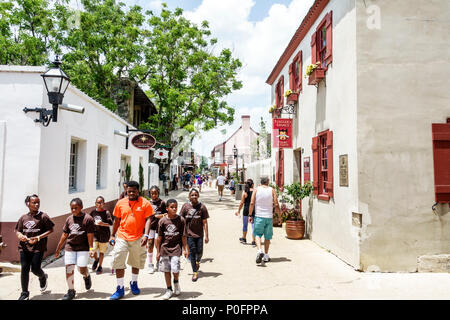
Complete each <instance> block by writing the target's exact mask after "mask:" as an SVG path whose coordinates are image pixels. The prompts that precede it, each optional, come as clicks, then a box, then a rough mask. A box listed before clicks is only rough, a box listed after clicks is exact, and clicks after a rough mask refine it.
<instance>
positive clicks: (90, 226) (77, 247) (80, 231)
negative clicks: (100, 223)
mask: <svg viewBox="0 0 450 320" xmlns="http://www.w3.org/2000/svg"><path fill="white" fill-rule="evenodd" d="M94 231H95V222H94V218H92V217H91V216H90V215H89V214H85V213H83V214H82V215H80V216H78V217H75V216H74V215H70V216H69V217H68V218H67V220H66V224H65V225H64V228H63V232H64V233H68V234H69V236H68V238H67V242H66V246H65V247H64V250H66V251H89V242H88V237H87V234H88V233H94Z"/></svg>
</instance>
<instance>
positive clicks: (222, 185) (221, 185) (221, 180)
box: [216, 172, 225, 201]
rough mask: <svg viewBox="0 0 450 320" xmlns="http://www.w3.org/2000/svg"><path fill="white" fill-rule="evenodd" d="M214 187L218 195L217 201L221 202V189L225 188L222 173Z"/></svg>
mask: <svg viewBox="0 0 450 320" xmlns="http://www.w3.org/2000/svg"><path fill="white" fill-rule="evenodd" d="M216 187H217V191H218V193H219V201H222V197H223V189H224V188H225V177H224V176H223V173H222V172H221V173H220V175H219V176H218V177H217V181H216Z"/></svg>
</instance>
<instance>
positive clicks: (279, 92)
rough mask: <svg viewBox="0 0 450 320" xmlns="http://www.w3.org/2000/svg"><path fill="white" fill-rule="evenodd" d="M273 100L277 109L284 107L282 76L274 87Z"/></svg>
mask: <svg viewBox="0 0 450 320" xmlns="http://www.w3.org/2000/svg"><path fill="white" fill-rule="evenodd" d="M275 98H276V105H277V108H282V107H283V105H284V76H281V78H280V80H278V83H277V85H276V87H275Z"/></svg>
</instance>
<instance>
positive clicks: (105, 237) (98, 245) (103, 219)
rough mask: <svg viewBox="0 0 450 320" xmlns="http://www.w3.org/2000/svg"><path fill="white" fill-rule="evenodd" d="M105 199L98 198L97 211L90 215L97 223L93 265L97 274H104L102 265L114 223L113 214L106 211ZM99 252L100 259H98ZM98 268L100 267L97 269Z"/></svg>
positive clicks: (96, 200)
mask: <svg viewBox="0 0 450 320" xmlns="http://www.w3.org/2000/svg"><path fill="white" fill-rule="evenodd" d="M104 205H105V198H103V197H102V196H98V197H97V199H95V210H93V211H92V212H91V213H90V215H91V217H92V218H94V221H95V232H94V264H93V265H92V271H96V274H101V273H102V272H103V268H102V263H103V258H104V256H105V253H106V250H108V241H109V237H110V236H111V230H110V229H109V226H112V224H113V221H112V218H111V213H110V212H109V211H107V210H105V209H104V208H103V207H104ZM97 250H98V252H99V257H98V258H97ZM97 266H98V267H97Z"/></svg>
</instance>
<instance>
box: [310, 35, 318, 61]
mask: <svg viewBox="0 0 450 320" xmlns="http://www.w3.org/2000/svg"><path fill="white" fill-rule="evenodd" d="M317 34H318V33H317V31H316V32H314V33H313V35H312V37H311V64H315V63H316V62H317Z"/></svg>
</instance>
